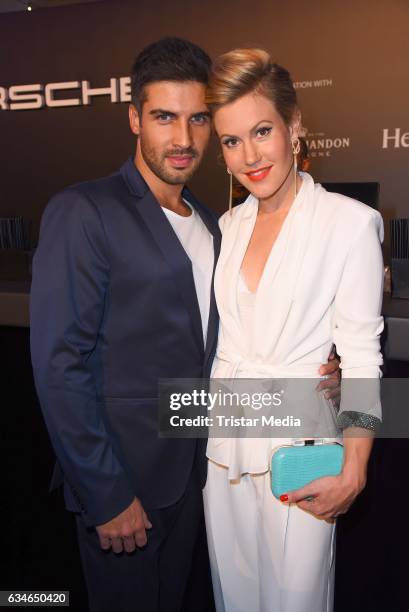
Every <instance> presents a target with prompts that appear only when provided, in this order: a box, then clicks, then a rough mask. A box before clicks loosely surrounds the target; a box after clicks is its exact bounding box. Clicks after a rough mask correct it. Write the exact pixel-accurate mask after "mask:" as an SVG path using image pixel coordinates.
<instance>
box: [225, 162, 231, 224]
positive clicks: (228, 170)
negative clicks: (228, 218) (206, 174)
mask: <svg viewBox="0 0 409 612" xmlns="http://www.w3.org/2000/svg"><path fill="white" fill-rule="evenodd" d="M226 170H227V174H228V175H229V177H230V188H229V213H230V215H231V214H232V208H233V175H232V173H231V170H230V168H226Z"/></svg>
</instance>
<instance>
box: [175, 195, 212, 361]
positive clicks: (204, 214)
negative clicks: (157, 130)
mask: <svg viewBox="0 0 409 612" xmlns="http://www.w3.org/2000/svg"><path fill="white" fill-rule="evenodd" d="M182 195H183V197H184V199H186V200H187V201H188V202H189V203H190V204H191V205H192V206H194V207H195V210H196V211H197V212H198V214H199V215H200V218H201V219H202V221H203V223H204V224H205V226H206V228H207V229H208V231H209V233H210V234H211V235H212V236H213V254H214V260H213V274H212V284H211V289H210V308H209V321H208V325H207V338H206V348H205V363H207V361H208V359H209V357H210V355H211V354H212V349H213V347H214V344H215V342H216V340H217V332H218V329H219V315H218V312H217V304H216V297H215V294H214V273H215V270H216V264H217V260H218V258H219V254H220V246H221V232H220V229H219V224H218V223H217V222H216V221H215V219H214V217H213V216H212V215H211V214H209V212H208V211H207V210H206V209H205V208H204V207H203V205H202V204H201V203H200V202H199V201H198V200H197V199H196V198H195V196H194V195H193V194H192V193H191V191H190V190H189V189H187V188H185V189H184V190H183V194H182Z"/></svg>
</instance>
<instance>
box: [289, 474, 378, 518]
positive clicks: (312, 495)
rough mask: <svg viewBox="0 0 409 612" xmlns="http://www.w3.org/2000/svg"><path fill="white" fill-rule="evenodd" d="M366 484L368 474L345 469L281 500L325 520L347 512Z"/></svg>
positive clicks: (314, 481)
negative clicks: (337, 474)
mask: <svg viewBox="0 0 409 612" xmlns="http://www.w3.org/2000/svg"><path fill="white" fill-rule="evenodd" d="M365 484H366V475H365V474H363V473H362V471H360V470H358V469H346V470H345V469H344V470H343V471H342V472H341V474H339V476H325V477H324V478H318V479H317V480H313V481H312V482H310V483H309V484H307V485H306V486H305V487H302V488H301V489H297V490H296V491H291V492H289V493H287V494H286V495H282V496H281V498H280V499H281V501H283V502H285V503H289V504H293V503H296V504H297V506H298V507H299V508H301V509H302V510H306V511H307V512H310V513H312V514H313V515H314V516H316V517H317V518H320V519H324V520H331V519H334V518H336V517H337V516H339V515H340V514H345V512H347V511H348V510H349V508H350V506H351V505H352V503H353V502H354V501H355V498H356V497H357V495H359V493H360V492H361V491H362V489H363V488H364V487H365Z"/></svg>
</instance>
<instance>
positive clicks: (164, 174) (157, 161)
mask: <svg viewBox="0 0 409 612" xmlns="http://www.w3.org/2000/svg"><path fill="white" fill-rule="evenodd" d="M139 139H140V147H141V153H142V157H143V159H144V161H145V163H146V165H147V166H148V168H149V170H150V171H151V172H153V174H155V175H156V176H157V177H158V178H159V179H161V180H162V181H163V182H164V183H168V184H169V185H183V184H184V183H187V181H189V180H190V179H191V178H192V176H193V175H194V173H195V172H196V170H197V167H198V165H199V163H200V157H199V153H198V151H197V150H196V149H195V148H194V147H185V148H179V149H170V150H169V151H166V152H164V153H162V154H160V156H159V155H158V154H157V153H156V152H155V151H154V149H151V148H150V147H149V146H148V145H147V144H146V143H144V140H143V138H142V137H141V135H139ZM169 155H174V156H183V155H189V156H190V157H192V159H193V161H192V163H191V165H190V166H189V168H180V169H178V168H174V169H172V168H168V167H167V166H166V157H167V156H169Z"/></svg>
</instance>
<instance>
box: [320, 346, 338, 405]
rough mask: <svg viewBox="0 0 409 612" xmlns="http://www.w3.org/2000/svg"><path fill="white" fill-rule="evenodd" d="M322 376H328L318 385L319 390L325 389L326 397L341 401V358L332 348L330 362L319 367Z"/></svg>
mask: <svg viewBox="0 0 409 612" xmlns="http://www.w3.org/2000/svg"><path fill="white" fill-rule="evenodd" d="M319 375H320V376H326V377H327V378H326V379H325V380H322V381H321V382H320V383H319V385H318V386H317V391H324V395H325V397H326V399H332V400H333V401H334V402H335V403H336V402H337V401H339V398H340V393H341V387H340V382H341V371H340V368H339V360H338V359H337V357H336V355H335V352H334V351H333V350H332V351H331V354H330V356H329V357H328V363H325V364H323V365H322V366H321V367H320V369H319Z"/></svg>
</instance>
